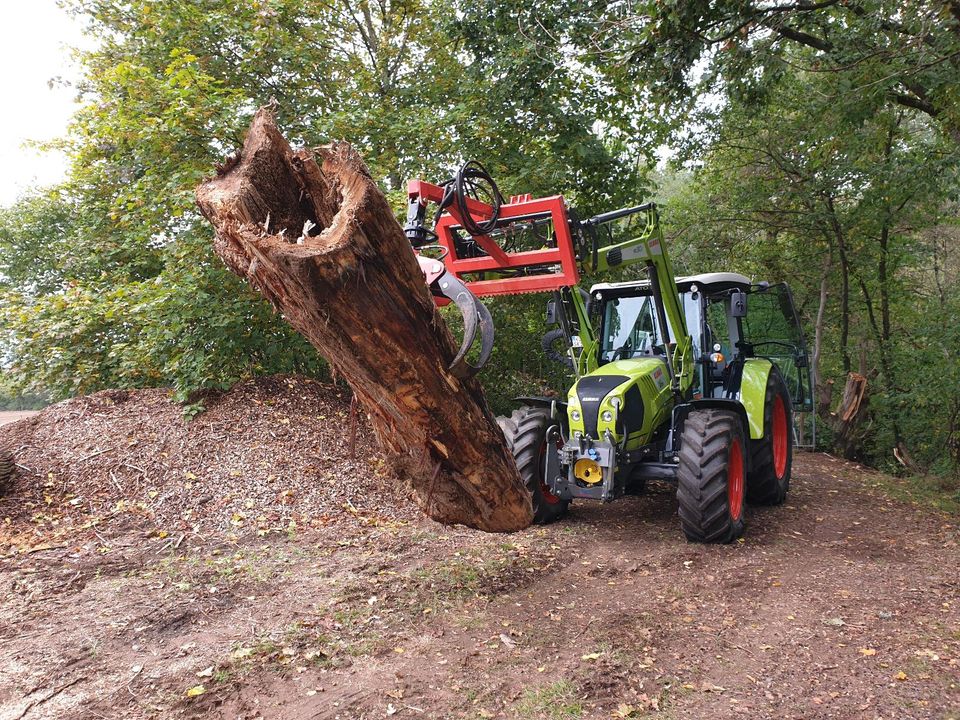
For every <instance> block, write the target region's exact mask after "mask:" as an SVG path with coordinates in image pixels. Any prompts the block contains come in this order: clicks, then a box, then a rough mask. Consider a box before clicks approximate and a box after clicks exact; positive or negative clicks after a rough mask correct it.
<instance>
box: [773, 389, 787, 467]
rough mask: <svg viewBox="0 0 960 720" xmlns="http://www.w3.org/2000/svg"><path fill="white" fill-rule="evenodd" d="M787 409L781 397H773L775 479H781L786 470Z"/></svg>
mask: <svg viewBox="0 0 960 720" xmlns="http://www.w3.org/2000/svg"><path fill="white" fill-rule="evenodd" d="M788 432H789V430H787V409H786V407H785V406H784V404H783V398H782V397H780V396H779V395H777V396H776V397H775V398H774V399H773V472H774V473H775V474H776V476H777V480H783V476H784V474H785V473H786V472H787V433H788Z"/></svg>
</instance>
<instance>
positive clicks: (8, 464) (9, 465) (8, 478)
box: [0, 448, 17, 495]
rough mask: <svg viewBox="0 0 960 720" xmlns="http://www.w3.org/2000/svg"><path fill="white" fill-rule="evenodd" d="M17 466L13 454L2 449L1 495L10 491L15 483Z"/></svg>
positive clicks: (0, 464) (0, 465)
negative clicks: (13, 482)
mask: <svg viewBox="0 0 960 720" xmlns="http://www.w3.org/2000/svg"><path fill="white" fill-rule="evenodd" d="M16 469H17V465H16V463H15V462H14V459H13V453H11V452H9V451H7V450H4V449H3V448H0V495H3V494H4V493H6V492H7V490H9V489H10V488H9V486H10V485H11V484H12V481H13V472H14V470H16Z"/></svg>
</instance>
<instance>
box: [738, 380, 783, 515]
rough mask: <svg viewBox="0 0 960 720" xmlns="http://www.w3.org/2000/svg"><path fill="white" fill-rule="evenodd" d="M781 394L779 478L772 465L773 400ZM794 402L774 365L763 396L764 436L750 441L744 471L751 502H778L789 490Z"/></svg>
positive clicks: (769, 503)
mask: <svg viewBox="0 0 960 720" xmlns="http://www.w3.org/2000/svg"><path fill="white" fill-rule="evenodd" d="M777 394H780V395H782V397H783V401H784V406H785V408H786V410H787V432H788V439H787V469H786V471H785V472H784V476H783V478H782V479H778V478H777V473H776V471H775V470H774V468H773V401H774V398H775V397H776V396H777ZM792 425H793V405H792V403H791V402H790V393H789V392H788V391H787V385H786V383H785V382H784V381H783V377H782V376H781V375H780V371H779V370H777V366H776V365H774V366H773V367H772V368H771V369H770V376H769V377H768V378H767V389H766V393H765V395H764V399H763V433H764V434H763V437H762V438H760V439H759V440H753V441H751V443H750V472H749V473H748V474H747V498H746V499H747V502H749V503H751V504H753V505H780V504H782V503H783V501H784V500H786V498H787V492H788V491H789V490H790V474H791V470H792V469H793V433H792V432H791V428H792Z"/></svg>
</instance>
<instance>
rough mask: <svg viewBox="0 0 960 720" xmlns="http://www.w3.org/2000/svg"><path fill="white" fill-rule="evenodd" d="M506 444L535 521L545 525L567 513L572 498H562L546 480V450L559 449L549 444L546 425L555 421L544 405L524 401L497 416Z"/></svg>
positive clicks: (553, 450) (547, 426) (548, 425)
mask: <svg viewBox="0 0 960 720" xmlns="http://www.w3.org/2000/svg"><path fill="white" fill-rule="evenodd" d="M497 424H498V425H499V426H500V429H501V430H503V436H504V437H505V438H506V440H507V447H508V448H509V449H510V452H511V453H513V459H514V461H515V462H516V463H517V469H518V470H519V471H520V479H521V480H523V484H524V485H526V487H527V490H529V491H530V499H531V500H532V501H533V522H534V523H536V524H537V525H545V524H547V523H551V522H553V521H554V520H559V519H560V518H561V517H563V516H564V515H566V513H567V507H568V506H569V505H570V501H569V500H562V499H560V498H559V497H557V496H556V495H554V494H553V493H552V492H550V488H549V487H547V484H546V483H545V482H544V470H545V469H546V462H547V453H548V452H556V449H555V448H552V447H548V446H547V428H549V427H550V425H551V424H552V423H551V422H550V414H549V413H548V412H547V411H546V410H544V409H543V408H537V407H530V406H529V405H524V406H523V407H521V408H519V409H518V410H514V411H513V414H511V415H510V417H502V416H501V417H498V418H497Z"/></svg>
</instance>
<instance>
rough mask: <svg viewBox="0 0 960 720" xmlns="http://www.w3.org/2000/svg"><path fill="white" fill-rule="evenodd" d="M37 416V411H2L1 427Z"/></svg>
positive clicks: (0, 413)
mask: <svg viewBox="0 0 960 720" xmlns="http://www.w3.org/2000/svg"><path fill="white" fill-rule="evenodd" d="M36 414H37V412H36V411H35V410H0V425H6V424H7V423H12V422H16V421H17V420H23V419H24V418H28V417H33V416H34V415H36Z"/></svg>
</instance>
